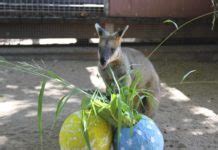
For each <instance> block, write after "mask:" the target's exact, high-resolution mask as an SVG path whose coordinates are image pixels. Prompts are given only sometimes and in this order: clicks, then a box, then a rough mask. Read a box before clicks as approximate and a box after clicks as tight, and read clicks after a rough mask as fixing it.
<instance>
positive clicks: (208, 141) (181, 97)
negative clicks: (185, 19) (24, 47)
mask: <svg viewBox="0 0 218 150" xmlns="http://www.w3.org/2000/svg"><path fill="white" fill-rule="evenodd" d="M38 63H40V62H38ZM44 63H45V64H44V65H46V66H47V68H49V69H51V70H53V71H54V72H56V73H57V74H59V75H60V76H61V77H63V78H65V79H66V80H68V81H69V82H71V83H72V84H73V85H74V86H76V87H80V88H85V89H90V88H94V87H101V88H103V87H104V86H103V84H102V82H101V81H99V80H98V79H97V77H96V76H97V69H96V62H95V61H69V60H68V61H59V60H54V61H45V62H44ZM153 63H154V66H155V68H156V70H157V72H158V73H159V76H160V79H161V81H162V83H161V84H162V98H161V102H160V108H159V112H158V113H157V115H156V117H155V121H156V123H157V124H158V126H159V127H160V129H161V131H162V133H163V135H164V139H165V149H166V150H171V149H172V150H176V149H184V150H186V149H187V150H215V149H218V115H217V114H218V90H217V89H218V62H202V61H201V62H198V61H194V60H193V61H176V60H175V61H166V60H164V61H161V60H157V61H154V62H153ZM190 70H197V71H196V72H195V73H193V74H192V75H191V76H189V77H188V81H195V82H197V83H194V84H183V85H180V84H178V83H179V81H180V80H181V79H182V76H183V75H184V74H186V73H187V72H189V71H190ZM215 80H216V83H208V82H207V83H206V82H203V83H202V82H198V81H215ZM0 85H1V86H0V150H37V149H40V146H39V136H38V129H37V95H38V93H39V87H40V86H39V85H40V78H38V77H35V76H32V75H29V74H24V73H20V72H16V71H11V70H5V69H0ZM66 92H67V91H66V90H65V89H63V88H62V86H60V85H57V84H55V83H54V82H53V81H49V82H48V84H47V86H46V92H45V96H46V97H45V99H44V104H43V105H44V107H43V121H44V124H43V126H44V137H43V138H44V149H45V150H58V149H59V146H58V133H59V129H60V126H61V123H62V122H63V120H64V118H66V116H68V115H69V114H71V113H72V112H75V111H77V110H79V108H80V97H72V98H71V99H70V101H69V102H68V103H67V105H66V107H65V108H64V111H63V113H62V114H61V117H60V119H59V121H58V125H57V127H56V128H55V129H54V130H51V125H52V123H53V119H54V111H55V108H56V104H57V101H58V100H59V99H60V97H61V96H62V95H63V94H64V93H66Z"/></svg>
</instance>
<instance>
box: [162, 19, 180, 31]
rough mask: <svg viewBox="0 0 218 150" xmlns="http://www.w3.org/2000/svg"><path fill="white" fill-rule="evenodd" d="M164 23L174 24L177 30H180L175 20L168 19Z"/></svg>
mask: <svg viewBox="0 0 218 150" xmlns="http://www.w3.org/2000/svg"><path fill="white" fill-rule="evenodd" d="M163 23H167V24H168V23H169V24H173V25H174V26H175V28H176V29H177V30H178V29H179V27H178V25H177V23H176V22H175V21H173V20H170V19H167V20H165V21H164V22H163Z"/></svg>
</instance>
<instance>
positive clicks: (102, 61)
mask: <svg viewBox="0 0 218 150" xmlns="http://www.w3.org/2000/svg"><path fill="white" fill-rule="evenodd" d="M100 63H101V65H102V66H104V65H105V64H106V59H105V58H104V57H102V58H100Z"/></svg>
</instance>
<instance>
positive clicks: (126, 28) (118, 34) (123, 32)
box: [115, 25, 129, 38]
mask: <svg viewBox="0 0 218 150" xmlns="http://www.w3.org/2000/svg"><path fill="white" fill-rule="evenodd" d="M128 28H129V25H127V26H126V27H125V28H124V29H121V30H119V31H117V32H116V33H115V35H116V36H119V37H120V38H122V37H123V36H124V34H125V33H126V31H127V30H128Z"/></svg>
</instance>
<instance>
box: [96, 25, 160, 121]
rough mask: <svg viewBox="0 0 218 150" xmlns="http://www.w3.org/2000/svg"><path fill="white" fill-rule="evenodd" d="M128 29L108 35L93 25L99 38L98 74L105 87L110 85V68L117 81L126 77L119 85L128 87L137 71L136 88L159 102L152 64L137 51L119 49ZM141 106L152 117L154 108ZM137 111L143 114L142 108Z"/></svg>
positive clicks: (146, 105) (157, 83) (147, 104)
mask: <svg viewBox="0 0 218 150" xmlns="http://www.w3.org/2000/svg"><path fill="white" fill-rule="evenodd" d="M128 27H129V26H126V27H125V28H124V29H121V30H119V31H117V32H114V33H109V32H108V31H106V30H105V29H104V28H102V27H101V26H100V25H99V24H97V23H96V24H95V28H96V31H97V33H98V36H99V50H98V59H99V64H98V69H99V73H100V75H101V77H102V78H103V80H104V82H105V84H106V85H112V83H113V78H112V77H111V74H110V69H109V66H110V67H111V69H112V70H113V72H114V74H115V76H116V77H117V78H118V79H119V78H121V77H123V76H125V75H126V80H124V82H123V83H120V84H121V85H126V86H129V85H130V84H131V83H132V81H133V80H134V79H135V74H134V71H139V72H140V75H141V80H140V82H139V83H138V85H137V88H141V89H147V90H149V91H151V92H152V94H153V95H154V97H155V98H156V99H157V100H159V94H160V82H159V77H158V75H157V73H156V71H155V69H154V67H153V65H152V63H151V62H150V61H149V60H148V59H147V58H146V57H145V56H144V54H143V53H141V52H140V51H138V50H135V49H132V48H121V41H122V37H123V36H124V33H125V32H126V31H127V29H128ZM143 104H144V105H145V112H144V113H145V114H146V115H147V116H149V117H153V115H154V113H155V111H156V108H152V106H151V104H149V103H147V102H146V100H145V102H143ZM139 111H140V112H143V110H142V107H140V108H139Z"/></svg>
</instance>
